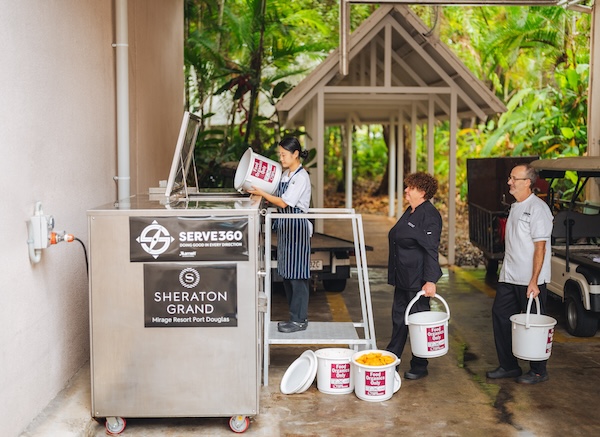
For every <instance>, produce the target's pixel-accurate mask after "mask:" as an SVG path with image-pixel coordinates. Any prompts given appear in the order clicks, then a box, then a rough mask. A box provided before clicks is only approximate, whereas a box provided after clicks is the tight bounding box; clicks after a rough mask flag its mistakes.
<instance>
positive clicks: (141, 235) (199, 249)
mask: <svg viewBox="0 0 600 437" xmlns="http://www.w3.org/2000/svg"><path fill="white" fill-rule="evenodd" d="M248 257H249V253H248V218H218V219H217V218H215V217H129V259H130V261H132V262H164V261H247V260H248Z"/></svg>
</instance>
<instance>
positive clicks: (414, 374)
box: [404, 369, 429, 380]
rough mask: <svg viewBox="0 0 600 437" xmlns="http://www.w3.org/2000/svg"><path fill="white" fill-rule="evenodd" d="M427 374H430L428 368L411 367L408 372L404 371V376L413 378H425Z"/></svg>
mask: <svg viewBox="0 0 600 437" xmlns="http://www.w3.org/2000/svg"><path fill="white" fill-rule="evenodd" d="M427 375H429V372H428V371H427V369H410V370H409V371H408V372H404V378H405V379H412V380H416V379H421V378H425V377H426V376H427Z"/></svg>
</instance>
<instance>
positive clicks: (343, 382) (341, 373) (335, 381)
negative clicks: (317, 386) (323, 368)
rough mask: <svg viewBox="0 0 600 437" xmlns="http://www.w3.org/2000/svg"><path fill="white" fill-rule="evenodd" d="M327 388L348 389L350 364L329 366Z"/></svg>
mask: <svg viewBox="0 0 600 437" xmlns="http://www.w3.org/2000/svg"><path fill="white" fill-rule="evenodd" d="M329 376H330V378H331V379H330V380H329V388H339V389H341V388H349V387H350V363H343V364H335V363H334V364H331V373H330V375H329Z"/></svg>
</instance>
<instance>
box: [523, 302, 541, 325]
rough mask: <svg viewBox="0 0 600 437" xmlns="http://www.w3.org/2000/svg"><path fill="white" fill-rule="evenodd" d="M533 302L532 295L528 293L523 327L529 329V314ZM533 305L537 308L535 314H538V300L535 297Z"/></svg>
mask: <svg viewBox="0 0 600 437" xmlns="http://www.w3.org/2000/svg"><path fill="white" fill-rule="evenodd" d="M532 302H533V295H529V301H528V302H527V313H526V314H525V328H526V329H529V328H530V327H531V323H530V322H529V314H530V313H531V303H532ZM535 307H536V308H537V315H538V316H539V315H540V300H539V299H538V297H537V296H536V297H535Z"/></svg>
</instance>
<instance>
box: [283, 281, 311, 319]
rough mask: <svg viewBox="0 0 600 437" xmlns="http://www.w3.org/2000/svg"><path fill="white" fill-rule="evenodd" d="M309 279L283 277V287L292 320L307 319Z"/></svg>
mask: <svg viewBox="0 0 600 437" xmlns="http://www.w3.org/2000/svg"><path fill="white" fill-rule="evenodd" d="M309 281H310V280H309V279H284V280H283V288H284V290H285V296H286V297H287V302H288V305H289V307H290V320H291V321H292V322H306V321H308V295H309Z"/></svg>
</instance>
